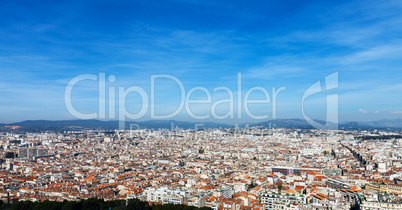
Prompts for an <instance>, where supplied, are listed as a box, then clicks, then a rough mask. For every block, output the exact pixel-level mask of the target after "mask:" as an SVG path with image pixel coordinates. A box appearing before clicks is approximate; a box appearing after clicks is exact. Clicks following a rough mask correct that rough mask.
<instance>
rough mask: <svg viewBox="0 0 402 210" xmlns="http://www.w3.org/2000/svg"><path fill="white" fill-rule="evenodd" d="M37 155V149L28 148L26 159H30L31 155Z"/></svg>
mask: <svg viewBox="0 0 402 210" xmlns="http://www.w3.org/2000/svg"><path fill="white" fill-rule="evenodd" d="M35 156H38V149H36V148H29V149H28V159H29V160H32V159H33V157H35Z"/></svg>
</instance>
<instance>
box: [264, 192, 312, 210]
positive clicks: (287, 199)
mask: <svg viewBox="0 0 402 210" xmlns="http://www.w3.org/2000/svg"><path fill="white" fill-rule="evenodd" d="M261 203H263V204H265V209H266V210H271V209H285V208H291V207H290V206H293V205H294V204H298V205H301V204H306V203H307V199H306V197H305V196H303V195H301V196H295V195H286V194H275V193H263V194H262V195H261Z"/></svg>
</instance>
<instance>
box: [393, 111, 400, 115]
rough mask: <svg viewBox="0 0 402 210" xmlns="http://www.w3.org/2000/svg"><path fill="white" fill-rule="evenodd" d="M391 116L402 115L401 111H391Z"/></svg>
mask: <svg viewBox="0 0 402 210" xmlns="http://www.w3.org/2000/svg"><path fill="white" fill-rule="evenodd" d="M391 114H402V111H392V112H391Z"/></svg>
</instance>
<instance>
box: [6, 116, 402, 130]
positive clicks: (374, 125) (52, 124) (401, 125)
mask: <svg viewBox="0 0 402 210" xmlns="http://www.w3.org/2000/svg"><path fill="white" fill-rule="evenodd" d="M316 122H318V123H321V124H324V123H325V122H324V121H320V120H316ZM196 124H197V127H196ZM247 125H248V126H249V127H253V126H259V127H264V128H271V127H275V128H299V129H312V128H313V127H312V126H311V125H310V124H309V123H308V122H307V121H306V120H304V119H275V120H269V121H264V122H260V123H250V124H242V125H239V127H246V126H247ZM10 126H19V127H18V128H17V129H19V130H31V131H43V130H59V131H62V130H70V129H77V128H78V129H80V128H88V129H106V130H108V129H118V128H119V121H101V120H95V119H93V120H56V121H51V120H27V121H22V122H16V123H8V124H5V123H0V127H1V128H2V129H9V128H10ZM130 127H131V128H133V129H136V128H138V127H140V128H148V129H162V128H164V129H172V128H176V127H177V128H182V129H194V128H198V129H203V128H234V125H229V124H223V123H213V122H202V123H196V122H185V121H176V120H149V121H142V122H134V121H128V122H126V128H127V129H129V128H130ZM338 128H339V129H344V130H349V129H402V119H384V120H378V121H370V122H342V123H339V124H338Z"/></svg>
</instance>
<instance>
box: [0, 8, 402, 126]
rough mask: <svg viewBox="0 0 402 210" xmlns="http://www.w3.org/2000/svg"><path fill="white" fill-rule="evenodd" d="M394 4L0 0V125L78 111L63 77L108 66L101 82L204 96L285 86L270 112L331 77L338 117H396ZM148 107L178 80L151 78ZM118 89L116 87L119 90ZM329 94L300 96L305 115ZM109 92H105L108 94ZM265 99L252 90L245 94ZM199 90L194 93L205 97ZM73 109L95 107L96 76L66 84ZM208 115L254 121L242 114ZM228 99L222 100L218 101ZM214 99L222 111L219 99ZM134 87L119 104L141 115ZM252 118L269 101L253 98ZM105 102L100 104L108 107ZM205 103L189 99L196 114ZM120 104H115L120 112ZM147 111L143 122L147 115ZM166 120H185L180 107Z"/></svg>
mask: <svg viewBox="0 0 402 210" xmlns="http://www.w3.org/2000/svg"><path fill="white" fill-rule="evenodd" d="M401 64H402V1H401V0H391V1H326V2H322V1H252V2H246V1H207V0H186V1H185V0H169V1H119V3H116V2H112V1H109V2H108V1H99V0H98V1H64V2H63V1H57V2H56V1H11V0H10V1H8V0H5V1H1V2H0V72H1V77H0V88H1V91H0V122H16V121H22V120H34V119H48V120H59V119H75V117H74V116H72V115H71V114H70V113H69V112H68V110H67V109H66V106H65V99H64V96H65V94H64V93H65V88H66V86H67V84H68V82H69V81H70V80H71V79H73V78H74V77H77V76H79V75H82V74H92V75H99V73H101V72H104V73H105V74H106V76H107V77H108V76H110V75H114V76H115V77H116V81H115V82H114V83H108V84H107V85H106V86H107V87H108V88H109V87H116V89H118V87H124V88H128V87H132V86H138V87H141V88H143V89H144V90H145V91H146V92H147V93H149V92H150V83H151V75H158V74H159V75H160V74H167V75H171V76H174V77H176V78H178V79H179V80H180V81H181V82H182V83H183V85H184V87H185V89H186V91H187V92H188V91H189V90H190V89H191V88H193V87H196V86H201V87H204V88H206V89H207V90H208V91H210V92H211V97H212V102H211V103H213V102H215V101H217V100H220V99H224V98H227V97H228V96H227V94H226V95H225V94H223V93H222V92H221V93H219V92H214V91H213V89H214V88H216V87H220V86H225V87H227V88H229V89H231V90H233V92H234V94H237V93H238V91H237V75H238V73H241V75H242V88H241V90H242V96H244V93H245V92H246V91H247V90H249V89H250V88H252V87H255V86H259V87H263V88H265V89H266V90H268V91H269V93H270V94H272V92H271V90H272V88H273V87H275V88H277V89H278V88H280V87H286V91H283V92H281V93H280V94H279V96H278V99H277V112H276V115H277V116H276V117H277V118H302V112H301V98H302V96H303V93H304V91H305V90H306V89H307V88H308V87H310V86H311V85H312V84H314V83H315V82H317V81H323V80H324V78H325V77H326V76H328V75H330V74H332V73H334V72H338V74H339V88H338V89H337V90H331V91H329V92H328V93H331V94H335V93H336V94H339V120H340V121H370V120H378V119H385V118H387V119H393V118H401V117H402V98H401V97H400V96H401V95H402V82H401V79H402V67H401ZM155 90H156V99H155V107H154V108H155V110H156V113H159V114H164V113H165V114H166V113H171V112H173V111H174V110H175V109H176V108H177V106H178V103H179V101H180V89H179V88H178V86H177V84H175V83H174V82H173V81H171V80H170V81H169V80H168V79H165V80H163V79H162V80H160V81H158V82H156V89H155ZM117 94H118V93H117ZM326 94H327V93H326V92H325V93H324V92H323V93H319V94H316V95H314V96H312V97H310V98H309V99H308V100H306V104H305V106H306V113H307V114H308V115H309V116H311V118H320V119H323V118H325V107H326V106H325V104H326V101H325V97H326ZM106 96H107V101H108V99H109V95H108V94H106ZM250 97H251V98H254V99H262V98H264V97H263V95H262V94H261V92H258V91H256V92H254V93H253V94H251V96H250ZM203 98H205V94H203V93H202V92H200V91H198V92H195V94H193V95H192V96H191V99H203ZM72 101H73V105H74V106H75V108H76V109H77V110H80V111H81V112H86V113H91V112H97V110H98V84H97V82H96V81H83V82H80V83H79V84H77V85H76V86H75V87H74V89H73V93H72ZM234 101H235V104H234V107H235V109H236V110H235V116H234V118H233V119H232V118H226V119H222V120H217V119H215V118H214V117H212V116H210V117H209V118H207V119H205V120H206V121H222V122H225V123H241V122H252V121H255V120H253V119H251V118H249V117H247V115H245V114H244V110H242V111H241V112H242V113H243V115H242V117H241V118H239V117H238V116H237V107H238V106H237V99H236V98H235V99H234ZM226 105H227V104H226ZM226 105H225V104H222V105H220V106H218V108H217V113H220V114H221V115H222V114H224V113H226V112H227V111H228V106H226ZM141 106H142V103H141V100H140V97H139V95H138V94H135V93H133V94H130V95H128V97H127V107H128V108H127V109H128V110H129V111H130V112H133V113H134V112H138V111H139V110H140V108H141ZM249 107H250V111H251V112H252V113H254V114H255V115H264V114H268V116H269V119H272V104H260V105H255V104H254V105H250V106H249ZM106 108H109V104H106ZM210 108H211V104H204V105H202V104H201V105H194V106H193V107H192V110H193V112H194V113H197V114H198V115H205V114H210V112H211V111H210ZM117 110H118V109H117ZM149 113H150V111H149V109H148V112H147V114H146V115H145V116H144V117H143V118H141V119H140V120H147V119H150V114H149ZM173 119H177V120H189V121H191V120H193V119H192V118H191V117H189V115H188V113H186V110H185V109H183V110H182V111H181V112H180V113H179V114H178V115H177V116H175V117H174V118H173Z"/></svg>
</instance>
